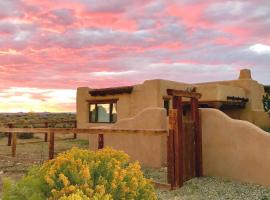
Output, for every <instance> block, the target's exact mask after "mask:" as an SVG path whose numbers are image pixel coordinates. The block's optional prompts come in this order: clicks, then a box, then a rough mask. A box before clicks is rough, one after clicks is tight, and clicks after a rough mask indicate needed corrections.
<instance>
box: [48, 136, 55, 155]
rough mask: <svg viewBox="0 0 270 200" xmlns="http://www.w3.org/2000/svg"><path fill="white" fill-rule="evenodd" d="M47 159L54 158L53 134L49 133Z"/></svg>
mask: <svg viewBox="0 0 270 200" xmlns="http://www.w3.org/2000/svg"><path fill="white" fill-rule="evenodd" d="M49 137H50V138H49V159H50V160H51V159H53V158H54V132H50V134H49Z"/></svg>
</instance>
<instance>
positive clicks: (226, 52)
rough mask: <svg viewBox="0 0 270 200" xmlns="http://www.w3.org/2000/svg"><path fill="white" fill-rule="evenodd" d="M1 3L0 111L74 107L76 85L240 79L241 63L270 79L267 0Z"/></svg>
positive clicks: (264, 81)
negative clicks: (154, 80)
mask: <svg viewBox="0 0 270 200" xmlns="http://www.w3.org/2000/svg"><path fill="white" fill-rule="evenodd" d="M0 6H1V8H2V9H1V12H0V35H1V39H0V60H1V62H0V78H1V84H0V112H11V113H17V112H31V111H33V112H43V111H44V110H46V111H47V112H75V111H76V88H77V87H83V86H86V87H91V88H103V87H114V86H125V85H134V84H138V83H142V82H143V81H145V80H149V79H157V78H158V79H167V80H173V81H179V82H185V83H197V82H211V81H220V80H232V79H236V78H237V76H238V74H239V70H240V69H242V68H249V69H251V70H252V75H253V78H254V79H255V80H257V81H258V82H260V83H262V84H265V85H270V78H269V77H270V66H269V64H270V21H269V18H270V3H269V0H249V1H242V0H235V1H229V0H224V1H212V0H205V1H197V0H195V1H194V0H183V1H174V0H173V1H166V0H129V1H118V0H110V1H104V0H99V1H97V0H62V1H49V0H42V1H36V0H16V1H0ZM67 110H68V111H67Z"/></svg>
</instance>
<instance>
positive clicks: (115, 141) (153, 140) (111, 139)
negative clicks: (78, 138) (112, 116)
mask: <svg viewBox="0 0 270 200" xmlns="http://www.w3.org/2000/svg"><path fill="white" fill-rule="evenodd" d="M111 127H112V128H115V129H139V130H140V129H141V130H151V129H162V130H166V129H167V117H166V111H165V109H163V108H157V107H155V108H154V107H152V108H147V109H145V110H143V111H141V112H140V113H138V114H137V115H136V116H135V117H133V118H127V119H123V120H119V121H118V122H117V123H115V124H114V125H112V126H111ZM103 128H108V126H107V127H106V126H104V127H103ZM166 141H167V140H166V135H163V136H160V135H124V134H121V135H104V145H105V146H110V147H113V148H114V149H118V150H123V151H124V152H126V153H127V154H128V155H129V156H130V157H131V160H133V161H136V160H138V161H139V162H140V163H141V164H142V165H143V166H147V167H154V168H159V167H161V166H164V165H165V164H166V156H167V154H166V152H167V150H166ZM89 146H90V149H92V150H95V149H97V136H90V138H89Z"/></svg>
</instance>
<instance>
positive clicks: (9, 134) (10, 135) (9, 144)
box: [8, 124, 13, 146]
mask: <svg viewBox="0 0 270 200" xmlns="http://www.w3.org/2000/svg"><path fill="white" fill-rule="evenodd" d="M12 127H13V125H12V124H8V128H12ZM11 138H12V133H11V132H9V133H8V146H11Z"/></svg>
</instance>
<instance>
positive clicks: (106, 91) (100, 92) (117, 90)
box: [89, 86, 133, 96]
mask: <svg viewBox="0 0 270 200" xmlns="http://www.w3.org/2000/svg"><path fill="white" fill-rule="evenodd" d="M132 91H133V86H124V87H111V88H100V89H91V90H90V91H89V94H90V95H91V96H106V95H116V94H130V93H131V92H132Z"/></svg>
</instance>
